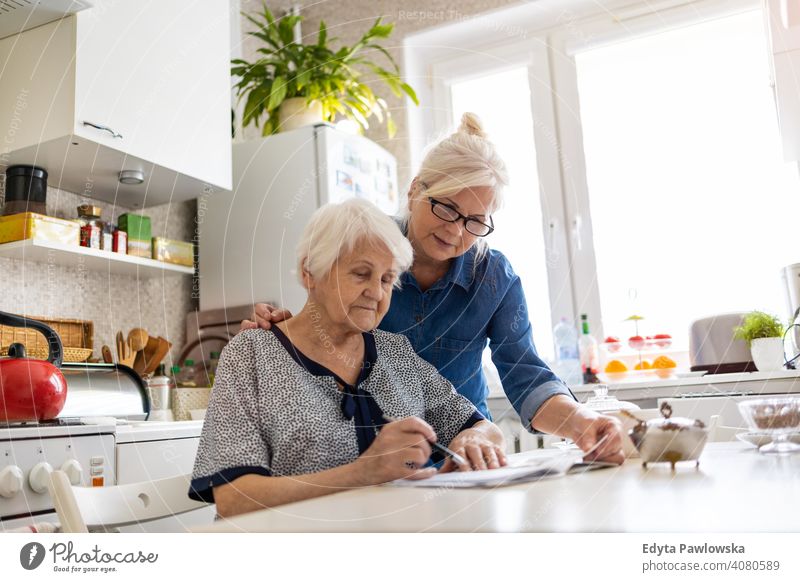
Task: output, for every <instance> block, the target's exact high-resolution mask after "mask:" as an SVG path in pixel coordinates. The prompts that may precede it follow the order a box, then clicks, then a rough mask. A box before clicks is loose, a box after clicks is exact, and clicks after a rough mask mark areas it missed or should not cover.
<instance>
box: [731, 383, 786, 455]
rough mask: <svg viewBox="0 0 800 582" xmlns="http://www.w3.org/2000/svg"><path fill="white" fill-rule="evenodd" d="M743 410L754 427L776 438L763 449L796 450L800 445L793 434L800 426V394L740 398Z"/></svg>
mask: <svg viewBox="0 0 800 582" xmlns="http://www.w3.org/2000/svg"><path fill="white" fill-rule="evenodd" d="M739 412H740V413H741V415H742V418H744V420H745V422H746V423H747V425H748V426H749V427H750V428H751V429H753V430H754V431H758V432H760V433H763V434H768V435H770V436H772V437H773V441H772V442H771V443H769V444H766V445H764V446H762V447H759V449H758V450H759V451H760V452H762V453H794V452H797V451H800V445H798V444H797V443H794V442H792V441H791V439H790V438H789V437H790V435H791V434H792V433H796V432H798V427H800V398H796V397H791V396H789V397H783V398H756V399H753V400H742V401H740V402H739Z"/></svg>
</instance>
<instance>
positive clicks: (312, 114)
mask: <svg viewBox="0 0 800 582" xmlns="http://www.w3.org/2000/svg"><path fill="white" fill-rule="evenodd" d="M322 121H323V118H322V102H320V101H312V102H311V103H306V99H305V97H292V98H290V99H287V100H286V101H284V102H283V103H281V106H280V108H279V109H278V131H291V130H293V129H297V128H298V127H304V126H306V125H314V124H315V123H322Z"/></svg>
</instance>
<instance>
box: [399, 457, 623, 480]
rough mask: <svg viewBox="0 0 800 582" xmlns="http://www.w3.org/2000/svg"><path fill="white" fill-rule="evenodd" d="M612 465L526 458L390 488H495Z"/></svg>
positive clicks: (547, 458) (611, 464) (610, 464)
mask: <svg viewBox="0 0 800 582" xmlns="http://www.w3.org/2000/svg"><path fill="white" fill-rule="evenodd" d="M615 466H616V465H615V464H614V463H604V462H593V463H584V462H583V458H582V456H581V455H580V454H577V455H576V454H575V453H572V452H571V453H560V454H558V455H555V456H553V455H548V456H543V457H541V456H537V457H529V458H526V459H521V460H515V459H512V460H511V462H510V464H509V465H508V466H506V467H501V468H500V469H488V470H485V471H468V472H462V471H454V472H452V473H437V474H436V475H434V476H433V477H430V478H428V479H419V480H410V479H398V480H397V481H392V482H391V483H390V485H393V486H397V487H449V488H469V487H499V486H502V485H517V484H519V483H528V482H531V481H538V480H540V479H546V478H550V477H561V476H563V475H566V474H567V473H573V472H583V471H588V470H593V469H600V468H604V467H615Z"/></svg>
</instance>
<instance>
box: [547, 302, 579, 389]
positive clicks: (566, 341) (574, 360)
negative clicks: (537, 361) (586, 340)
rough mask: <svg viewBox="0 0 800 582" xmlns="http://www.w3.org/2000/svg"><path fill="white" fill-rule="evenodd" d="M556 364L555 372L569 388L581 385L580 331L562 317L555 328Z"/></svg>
mask: <svg viewBox="0 0 800 582" xmlns="http://www.w3.org/2000/svg"><path fill="white" fill-rule="evenodd" d="M553 343H554V344H555V354H556V358H555V363H554V364H553V371H554V372H555V373H556V375H557V376H558V377H559V378H561V379H562V380H564V382H566V383H567V385H569V386H575V385H578V384H580V383H581V380H582V376H581V362H580V355H579V352H578V330H577V329H575V327H574V326H573V325H571V324H570V322H569V320H568V319H567V318H566V317H562V318H561V321H559V322H558V323H557V324H556V325H555V327H554V328H553Z"/></svg>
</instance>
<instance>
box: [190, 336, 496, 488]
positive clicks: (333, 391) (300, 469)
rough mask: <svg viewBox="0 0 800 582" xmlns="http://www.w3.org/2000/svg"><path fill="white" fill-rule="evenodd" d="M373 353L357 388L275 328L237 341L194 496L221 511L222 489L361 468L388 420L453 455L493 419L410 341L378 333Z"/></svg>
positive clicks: (370, 340) (212, 409)
mask: <svg viewBox="0 0 800 582" xmlns="http://www.w3.org/2000/svg"><path fill="white" fill-rule="evenodd" d="M364 345H365V357H364V364H363V366H362V369H361V373H360V375H359V378H358V380H357V381H356V383H355V385H349V384H348V383H347V382H344V381H342V380H341V378H338V377H337V376H336V374H334V373H333V372H331V371H330V370H328V369H327V368H325V367H324V366H322V365H320V364H318V363H317V362H315V361H313V360H311V359H310V358H307V357H306V356H305V355H304V354H302V353H301V352H300V351H299V350H297V349H296V348H295V347H294V346H293V345H292V344H291V342H290V341H289V340H288V338H287V337H286V336H285V335H284V334H283V332H281V331H280V330H279V329H277V328H275V327H274V328H273V329H272V330H270V331H266V330H262V329H253V330H247V331H244V332H242V333H240V334H238V335H237V336H236V337H234V338H233V339H232V340H231V341H230V343H229V344H228V345H227V346H226V347H225V349H224V350H223V351H222V355H221V357H220V361H219V365H218V368H217V373H216V376H215V380H214V389H213V391H212V394H211V400H210V402H209V406H208V410H207V412H206V417H205V422H204V424H203V432H202V435H201V438H200V446H199V449H198V451H197V458H196V459H195V465H194V471H193V474H192V484H191V489H190V492H189V496H190V497H192V498H194V499H200V500H204V501H209V502H213V499H214V496H213V488H214V487H216V486H219V485H223V484H225V483H229V482H231V481H233V480H234V479H236V478H238V477H240V476H242V475H246V474H252V473H254V474H258V475H266V476H270V475H274V476H280V475H300V474H306V473H316V472H319V471H324V470H326V469H332V468H334V467H338V466H341V465H345V464H347V463H351V462H353V461H354V460H355V459H356V458H357V457H358V456H359V455H360V454H361V453H363V452H364V451H365V450H366V449H367V448H368V447H369V446H370V445H371V444H372V441H374V439H375V436H376V434H377V430H378V429H379V428H380V426H381V425H383V424H384V420H383V415H384V414H385V415H387V416H390V417H397V418H399V417H406V416H412V415H413V416H418V417H420V418H422V419H424V420H425V421H426V422H427V423H428V424H430V425H431V426H432V427H433V429H434V430H435V431H436V434H437V436H438V442H440V443H441V444H443V445H445V446H446V445H447V444H449V443H450V441H451V440H452V439H453V437H454V436H455V435H456V434H458V433H459V432H461V431H462V430H464V429H466V428H469V427H471V426H472V425H474V424H475V423H476V422H478V421H480V420H483V418H484V417H483V416H482V415H481V414H480V413H479V412H478V411H477V410H476V408H475V407H474V406H473V405H472V403H470V401H469V400H467V399H466V398H465V397H463V396H461V395H459V394H458V393H456V391H455V390H454V389H453V385H452V384H450V382H448V381H447V380H446V379H445V378H443V377H442V376H441V375H440V374H439V372H438V371H437V370H436V368H434V367H433V366H431V365H430V364H429V363H427V362H426V361H425V360H423V359H422V358H420V357H419V356H418V355H417V354H416V353H415V352H414V349H413V348H412V347H411V344H410V343H409V342H408V340H407V339H406V338H405V337H404V336H402V335H399V334H393V333H389V332H385V331H380V330H375V331H374V332H371V333H365V334H364ZM340 385H341V386H342V388H340ZM434 460H435V459H434Z"/></svg>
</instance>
